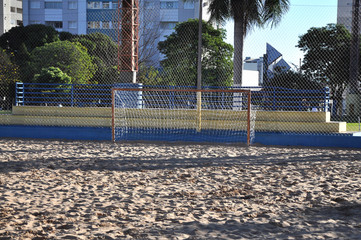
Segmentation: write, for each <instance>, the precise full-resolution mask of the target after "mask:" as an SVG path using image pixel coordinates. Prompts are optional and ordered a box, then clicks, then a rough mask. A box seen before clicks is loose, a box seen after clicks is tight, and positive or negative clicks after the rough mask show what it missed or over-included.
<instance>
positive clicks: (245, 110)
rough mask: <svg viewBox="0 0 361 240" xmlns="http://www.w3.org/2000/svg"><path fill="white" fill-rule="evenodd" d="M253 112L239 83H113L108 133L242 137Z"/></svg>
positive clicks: (249, 134)
mask: <svg viewBox="0 0 361 240" xmlns="http://www.w3.org/2000/svg"><path fill="white" fill-rule="evenodd" d="M254 122H255V113H254V111H252V107H251V91H250V90H242V89H234V90H233V89H232V90H229V89H227V90H226V89H224V90H221V89H202V90H196V89H143V88H141V89H140V88H134V89H130V88H113V89H112V139H113V141H119V140H156V141H194V142H198V141H199V142H245V143H247V144H248V145H250V144H251V139H252V138H253V133H254Z"/></svg>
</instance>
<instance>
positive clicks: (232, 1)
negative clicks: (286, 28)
mask: <svg viewBox="0 0 361 240" xmlns="http://www.w3.org/2000/svg"><path fill="white" fill-rule="evenodd" d="M209 2H210V5H209V13H210V14H211V20H213V21H214V20H215V21H217V22H221V23H223V22H225V21H226V20H227V19H230V18H233V20H234V61H233V70H234V76H233V78H234V84H239V85H241V84H242V67H243V66H242V65H243V41H244V37H245V36H246V34H247V32H248V31H249V30H250V29H251V28H253V27H254V26H264V25H266V24H268V23H270V24H271V27H272V26H274V25H276V24H277V23H278V22H279V21H280V20H281V17H282V16H283V15H284V14H285V13H286V12H287V10H288V8H289V0H242V1H240V0H210V1H209Z"/></svg>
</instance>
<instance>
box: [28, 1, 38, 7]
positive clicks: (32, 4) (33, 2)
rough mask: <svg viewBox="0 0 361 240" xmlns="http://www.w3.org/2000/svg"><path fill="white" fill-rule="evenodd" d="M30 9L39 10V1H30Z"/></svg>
mask: <svg viewBox="0 0 361 240" xmlns="http://www.w3.org/2000/svg"><path fill="white" fill-rule="evenodd" d="M30 8H40V1H31V2H30Z"/></svg>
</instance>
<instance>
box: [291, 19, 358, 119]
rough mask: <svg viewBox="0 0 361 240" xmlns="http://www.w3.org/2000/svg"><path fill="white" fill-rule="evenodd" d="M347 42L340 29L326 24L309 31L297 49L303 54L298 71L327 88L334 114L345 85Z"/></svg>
mask: <svg viewBox="0 0 361 240" xmlns="http://www.w3.org/2000/svg"><path fill="white" fill-rule="evenodd" d="M350 41H351V34H350V32H349V31H348V30H347V29H346V28H345V27H344V26H343V25H336V24H328V25H327V26H325V27H320V28H311V29H309V30H308V31H307V33H306V34H304V35H302V36H300V40H299V41H298V45H297V47H299V48H300V49H301V50H302V51H303V52H304V53H305V57H304V59H303V64H302V66H301V69H302V70H304V72H305V74H306V75H308V76H310V77H312V78H313V79H315V80H316V81H319V82H321V83H323V84H324V85H328V86H329V87H330V90H331V93H332V98H333V100H335V101H334V102H336V107H337V109H338V110H340V109H341V107H342V94H343V93H344V92H345V89H346V87H347V86H348V83H349V68H350ZM359 54H360V51H359ZM339 112H340V113H341V111H339Z"/></svg>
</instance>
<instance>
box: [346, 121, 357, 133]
mask: <svg viewBox="0 0 361 240" xmlns="http://www.w3.org/2000/svg"><path fill="white" fill-rule="evenodd" d="M346 130H347V131H350V132H358V131H359V125H358V123H347V124H346Z"/></svg>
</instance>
